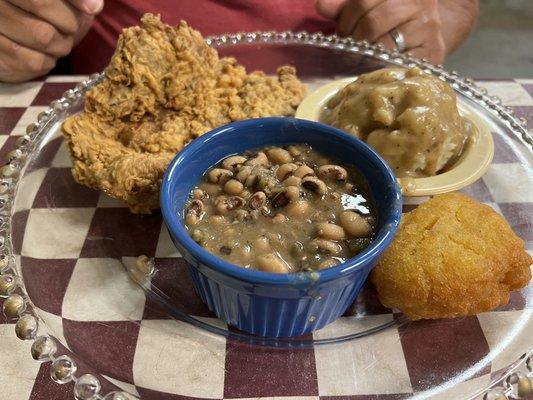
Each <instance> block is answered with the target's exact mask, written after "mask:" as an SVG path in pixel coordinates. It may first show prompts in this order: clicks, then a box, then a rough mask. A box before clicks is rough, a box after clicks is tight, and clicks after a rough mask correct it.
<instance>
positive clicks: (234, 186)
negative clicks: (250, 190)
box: [224, 179, 244, 196]
mask: <svg viewBox="0 0 533 400" xmlns="http://www.w3.org/2000/svg"><path fill="white" fill-rule="evenodd" d="M243 189H244V185H243V184H242V183H241V182H239V181H238V180H237V179H230V180H229V181H227V182H226V183H225V184H224V192H226V193H227V194H229V195H232V196H237V195H239V194H241V192H242V190H243Z"/></svg>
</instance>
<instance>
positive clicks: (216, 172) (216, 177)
mask: <svg viewBox="0 0 533 400" xmlns="http://www.w3.org/2000/svg"><path fill="white" fill-rule="evenodd" d="M232 176H233V172H231V171H228V170H227V169H222V168H213V169H212V170H211V171H209V173H208V174H207V177H208V178H209V181H210V182H211V183H218V184H220V185H222V184H224V183H226V181H228V180H229V179H231V177H232Z"/></svg>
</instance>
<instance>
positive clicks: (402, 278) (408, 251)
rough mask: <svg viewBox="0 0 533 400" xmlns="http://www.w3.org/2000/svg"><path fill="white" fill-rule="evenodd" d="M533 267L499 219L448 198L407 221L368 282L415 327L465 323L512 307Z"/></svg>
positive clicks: (480, 206)
mask: <svg viewBox="0 0 533 400" xmlns="http://www.w3.org/2000/svg"><path fill="white" fill-rule="evenodd" d="M531 262H532V260H531V257H530V256H529V254H527V253H526V252H525V250H524V242H523V240H522V239H520V238H519V237H518V236H516V235H515V234H514V232H513V231H512V230H511V228H510V227H509V224H508V223H507V221H505V219H504V218H503V217H502V216H501V215H499V214H498V213H496V212H495V211H494V210H493V209H492V208H490V207H489V206H487V205H484V204H480V203H478V202H476V201H474V200H472V199H471V198H469V197H467V196H465V195H462V194H459V193H450V194H444V195H440V196H436V197H434V198H433V199H432V200H429V201H428V202H426V203H424V204H422V205H421V206H419V207H418V208H417V209H415V210H414V211H412V212H410V213H408V214H406V215H405V216H404V217H403V220H402V224H401V227H400V229H399V231H398V234H397V235H396V237H395V238H394V240H393V242H392V245H391V246H390V247H389V249H387V251H386V252H385V254H384V255H383V257H382V258H381V260H380V261H379V263H378V265H377V266H376V267H375V268H374V270H373V271H372V275H371V279H372V282H373V283H374V285H375V286H376V289H377V291H378V295H379V299H380V301H381V302H382V303H383V304H384V305H385V306H387V307H390V308H398V309H400V310H401V311H403V312H404V313H405V314H406V315H407V317H409V318H410V319H413V320H415V319H423V318H448V317H460V316H465V315H472V314H476V313H480V312H484V311H488V310H492V309H493V308H496V307H499V306H502V305H505V304H507V303H508V301H509V293H510V291H513V290H517V289H520V288H522V287H524V286H526V285H527V283H528V282H529V281H530V279H531V270H530V265H531Z"/></svg>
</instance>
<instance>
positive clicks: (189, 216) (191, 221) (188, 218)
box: [185, 213, 200, 227]
mask: <svg viewBox="0 0 533 400" xmlns="http://www.w3.org/2000/svg"><path fill="white" fill-rule="evenodd" d="M198 222H200V218H198V217H197V216H196V215H195V214H193V213H186V214H185V225H187V226H188V227H191V226H194V225H196V224H197V223H198Z"/></svg>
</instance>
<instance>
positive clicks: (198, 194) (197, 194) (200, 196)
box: [192, 188, 209, 200]
mask: <svg viewBox="0 0 533 400" xmlns="http://www.w3.org/2000/svg"><path fill="white" fill-rule="evenodd" d="M208 197H209V195H208V194H207V192H204V191H203V190H202V189H198V188H196V189H194V190H193V191H192V198H193V199H196V200H205V199H207V198H208Z"/></svg>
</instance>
